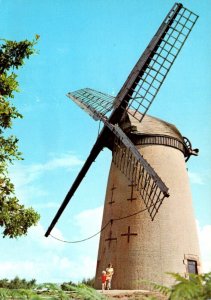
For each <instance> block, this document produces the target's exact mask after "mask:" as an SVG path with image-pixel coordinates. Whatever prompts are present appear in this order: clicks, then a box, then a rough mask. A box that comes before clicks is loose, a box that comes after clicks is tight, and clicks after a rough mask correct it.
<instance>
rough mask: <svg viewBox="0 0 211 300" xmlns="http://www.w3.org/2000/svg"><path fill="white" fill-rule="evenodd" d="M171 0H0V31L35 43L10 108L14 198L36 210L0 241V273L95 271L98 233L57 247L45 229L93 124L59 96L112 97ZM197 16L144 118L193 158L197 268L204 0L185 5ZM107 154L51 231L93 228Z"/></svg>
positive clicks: (209, 230)
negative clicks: (16, 113) (17, 233)
mask: <svg viewBox="0 0 211 300" xmlns="http://www.w3.org/2000/svg"><path fill="white" fill-rule="evenodd" d="M173 4H174V1H172V0H168V1H167V0H163V1H158V0H150V1H145V0H137V1H136V0H121V1H120V0H107V1H102V0H98V1H97V0H77V1H73V0H60V1H56V0H51V1H50V0H42V1H41V0H36V1H35V0H31V1H27V0H15V1H14V0H0V11H1V12H0V27H1V37H2V38H6V39H11V40H23V39H26V38H27V39H33V38H34V37H35V35H36V34H39V35H40V40H39V42H38V45H37V47H36V48H37V49H38V50H39V54H38V55H35V56H33V57H31V58H30V60H29V61H27V62H26V65H25V66H24V68H23V69H21V70H20V71H19V72H18V73H19V82H20V90H21V92H20V93H19V94H17V95H16V97H15V104H16V106H17V107H18V108H19V110H20V112H21V113H22V114H23V115H24V119H23V120H17V121H16V122H15V124H14V129H13V133H14V134H16V135H17V136H18V138H19V140H20V141H19V145H20V150H21V151H22V152H23V155H24V158H25V160H24V161H23V162H17V163H16V164H15V165H14V166H13V168H11V176H12V178H13V180H14V182H15V185H16V191H17V195H18V196H19V198H20V199H21V202H23V203H24V204H26V205H27V206H33V207H34V208H35V209H37V210H38V211H39V213H40V214H41V220H40V222H39V224H38V226H37V227H35V228H32V229H31V230H30V231H29V234H28V236H27V237H23V238H20V239H17V240H9V239H3V238H1V249H2V250H1V257H0V277H1V278H4V277H8V278H13V277H14V276H16V275H18V276H20V277H25V278H28V279H31V278H36V279H37V281H39V282H43V281H45V282H46V281H54V282H62V281H69V280H73V281H78V280H80V279H82V278H84V277H91V276H93V275H94V273H95V264H96V258H97V248H98V239H99V237H96V238H94V239H92V240H90V241H87V242H85V243H79V244H64V243H60V242H57V241H55V240H53V239H52V238H50V237H49V238H48V239H46V238H45V237H44V233H45V231H46V229H47V228H48V226H49V224H50V222H51V220H52V218H53V217H54V215H55V213H56V211H57V209H58V207H59V205H60V203H61V202H62V200H63V198H64V196H65V194H66V192H67V191H68V189H69V187H70V185H71V184H72V182H73V180H74V178H75V177H76V175H77V174H78V172H79V170H80V168H81V166H82V164H83V162H84V161H85V159H86V157H87V156H88V154H89V151H90V150H91V147H92V145H93V143H94V142H95V140H96V138H97V134H98V127H99V124H98V123H97V122H94V121H93V120H92V119H91V118H90V117H89V116H88V115H86V114H85V113H84V112H83V111H82V110H81V109H80V108H78V107H77V106H76V105H75V104H74V103H72V102H71V101H70V100H69V98H67V97H66V94H67V93H68V92H69V91H74V90H76V89H79V88H84V87H90V88H94V89H96V90H99V91H103V92H106V93H108V94H111V95H116V94H117V93H118V91H119V89H120V88H121V86H122V84H123V83H124V81H125V80H126V78H127V76H128V73H129V72H130V70H131V69H132V67H133V66H134V64H135V63H136V61H137V60H138V58H139V56H140V55H141V53H142V52H143V51H144V49H145V47H146V46H147V45H148V43H149V41H150V39H151V38H152V36H153V35H154V34H155V32H156V31H157V29H158V27H159V26H160V24H161V22H162V21H163V19H164V17H165V16H166V14H167V13H168V11H169V10H170V9H171V7H172V6H173ZM183 5H184V6H185V7H187V8H189V9H190V10H192V11H193V12H195V13H196V14H198V15H199V16H200V18H199V20H198V21H197V24H196V25H195V27H194V29H193V31H192V32H191V34H190V36H189V38H188V40H187V42H186V44H185V46H184V47H183V49H182V51H181V53H180V55H179V56H178V58H177V59H176V61H175V64H174V66H173V67H172V69H171V71H170V73H169V75H168V77H167V78H166V80H165V82H164V84H163V86H162V88H161V90H160V91H159V93H158V95H157V97H156V100H155V102H154V103H153V105H152V107H151V108H150V112H149V113H150V114H151V115H154V116H156V117H159V118H162V119H164V120H166V121H168V122H170V123H173V124H175V125H176V126H177V127H178V129H179V130H180V131H181V133H182V134H183V135H184V136H187V137H188V138H189V139H190V140H191V142H192V145H193V147H194V148H195V147H196V148H199V149H200V153H199V156H198V157H192V158H191V159H190V160H189V161H188V163H187V168H188V171H189V176H190V182H191V188H192V194H193V204H194V209H195V215H196V220H197V224H198V231H199V239H200V245H201V252H202V260H203V265H204V270H205V271H211V242H210V235H211V217H210V216H211V205H210V196H211V185H210V179H211V154H210V148H209V146H210V129H211V121H210V120H211V118H210V114H211V104H210V98H211V88H210V81H211V62H210V53H211V39H210V36H211V32H210V31H211V2H210V1H209V0H204V1H203V2H202V1H194V0H186V1H183ZM110 160H111V153H110V152H109V150H106V149H105V150H104V151H103V152H102V153H101V154H100V156H99V157H98V158H97V160H96V162H95V163H94V164H93V165H92V167H91V169H90V171H89V173H88V175H87V176H86V177H85V180H84V181H83V183H82V184H81V186H80V188H79V189H78V190H77V192H76V193H75V195H74V197H73V199H72V200H71V203H70V205H69V206H68V208H67V209H66V210H65V212H64V214H63V215H62V217H61V219H60V220H59V222H58V224H57V226H56V228H55V230H54V235H55V236H57V237H60V238H62V239H64V240H70V241H71V240H78V239H83V238H85V237H87V236H90V235H92V234H94V233H95V232H97V231H98V230H99V229H100V225H101V215H102V206H103V202H104V195H105V189H106V182H107V174H108V170H109V165H110Z"/></svg>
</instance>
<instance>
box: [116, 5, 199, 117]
mask: <svg viewBox="0 0 211 300" xmlns="http://www.w3.org/2000/svg"><path fill="white" fill-rule="evenodd" d="M197 18H198V16H197V15H196V14H194V13H193V12H191V11H190V10H188V9H186V8H184V7H183V6H182V4H178V3H176V4H175V5H174V7H173V8H172V9H171V11H170V12H169V14H168V15H167V17H166V18H165V20H164V21H163V23H162V24H161V26H160V28H159V29H158V31H157V33H156V34H155V36H154V37H153V39H152V41H151V42H150V44H149V45H148V47H147V48H146V50H145V51H144V53H143V54H142V56H141V57H140V59H139V61H138V62H137V64H136V65H135V67H134V68H133V70H132V72H131V73H130V75H129V77H128V79H127V80H126V82H125V84H124V85H123V87H122V89H121V90H120V92H119V94H118V95H117V97H116V100H115V103H114V105H115V106H116V107H118V106H119V105H122V106H123V109H125V110H127V111H128V113H129V114H131V111H133V112H134V113H133V114H132V115H133V116H134V117H135V118H136V119H137V120H139V121H140V122H141V120H142V119H143V117H144V116H145V114H146V113H147V111H148V109H149V107H150V105H151V104H152V102H153V100H154V98H155V96H156V95H157V93H158V91H159V89H160V87H161V85H162V83H163V81H164V79H165V78H166V75H167V74H168V72H169V70H170V68H171V66H172V64H173V63H174V61H175V59H176V57H177V55H178V54H179V52H180V50H181V48H182V46H183V45H184V43H185V41H186V39H187V37H188V35H189V34H190V32H191V30H192V28H193V26H194V24H195V23H196V21H197ZM137 111H139V112H140V113H141V115H140V114H139V115H138V114H136V112H137ZM137 116H140V119H138V118H137Z"/></svg>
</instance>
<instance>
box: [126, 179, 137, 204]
mask: <svg viewBox="0 0 211 300" xmlns="http://www.w3.org/2000/svg"><path fill="white" fill-rule="evenodd" d="M128 186H130V187H131V194H130V198H128V199H127V200H130V201H131V202H132V201H133V200H136V199H137V198H136V197H133V191H134V186H137V184H134V183H133V181H132V183H131V184H129V185H128Z"/></svg>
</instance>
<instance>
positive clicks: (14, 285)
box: [0, 276, 36, 289]
mask: <svg viewBox="0 0 211 300" xmlns="http://www.w3.org/2000/svg"><path fill="white" fill-rule="evenodd" d="M35 286H36V280H35V279H32V280H29V281H27V280H26V279H20V278H19V277H18V276H16V277H15V278H14V279H11V280H8V279H7V278H4V279H0V288H6V289H32V288H34V287H35Z"/></svg>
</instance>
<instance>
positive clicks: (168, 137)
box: [45, 3, 200, 289]
mask: <svg viewBox="0 0 211 300" xmlns="http://www.w3.org/2000/svg"><path fill="white" fill-rule="evenodd" d="M197 18H198V16H197V15H195V14H194V13H192V12H191V11H189V10H188V9H186V8H184V7H183V5H182V4H178V3H176V4H175V5H174V6H173V8H172V9H171V10H170V12H169V13H168V15H167V16H166V18H165V19H164V21H163V23H162V24H161V26H160V28H159V29H158V31H157V33H156V34H155V36H154V37H153V39H152V40H151V42H150V43H149V45H148V47H147V48H146V50H145V51H144V53H143V54H142V55H141V57H140V58H139V60H138V62H137V64H136V65H135V66H134V68H133V70H132V71H131V73H130V75H129V77H128V78H127V80H126V82H125V83H124V85H123V87H122V88H121V90H120V92H119V93H118V94H117V96H116V97H112V96H109V95H107V94H104V93H101V92H97V91H95V90H92V89H82V90H78V91H75V92H71V93H69V94H68V96H69V97H70V98H71V99H72V100H73V101H74V102H76V103H77V104H78V105H79V106H80V107H81V108H82V109H84V110H85V111H86V112H87V113H88V114H90V115H91V116H92V117H93V118H94V119H95V120H101V121H102V122H103V123H104V127H103V129H102V131H101V133H100V134H99V136H98V139H97V141H96V143H95V144H94V146H93V148H92V150H91V152H90V155H89V156H88V158H87V160H86V162H85V164H84V166H83V167H82V169H81V171H80V173H79V174H78V176H77V178H76V179H75V182H74V183H73V185H72V187H71V189H70V190H69V192H68V193H67V196H66V197H65V199H64V201H63V203H62V205H61V207H60V209H59V210H58V212H57V214H56V216H55V217H54V219H53V221H52V223H51V225H50V226H49V228H48V230H47V232H46V234H45V235H46V236H48V235H49V234H50V232H51V230H52V228H53V227H54V225H55V224H56V222H57V221H58V219H59V217H60V216H61V214H62V212H63V210H64V209H65V207H66V205H67V204H68V202H69V201H70V199H71V197H72V196H73V194H74V192H75V190H76V189H77V187H78V186H79V184H80V182H81V181H82V179H83V177H84V176H85V174H86V173H87V171H88V169H89V167H90V166H91V164H92V162H93V161H94V160H95V159H96V157H97V156H98V154H99V153H100V151H101V150H102V149H103V148H104V147H108V148H109V149H110V150H111V151H112V157H113V158H112V163H111V168H110V174H109V179H108V185H107V192H106V199H105V206H104V214H103V221H102V232H101V237H100V245H99V252H98V261H97V270H96V279H97V278H98V277H99V276H100V274H101V271H102V270H103V269H105V267H106V266H107V264H108V263H109V262H112V264H113V265H114V268H115V276H114V277H113V282H112V286H113V288H115V289H139V288H141V287H143V284H142V283H141V281H140V279H145V280H151V281H156V282H158V283H161V284H170V283H171V282H170V279H169V278H168V276H167V275H165V272H168V271H170V272H179V273H181V274H182V275H188V273H197V272H199V271H200V261H199V248H198V241H197V234H196V226H195V220H194V214H193V208H192V200H191V192H190V188H189V182H188V175H187V171H186V165H185V161H187V159H188V158H189V157H190V155H197V153H198V150H197V149H192V147H191V143H190V141H189V140H188V139H187V138H184V137H183V136H182V135H181V133H180V132H179V131H178V130H177V128H176V127H175V126H174V125H172V124H169V123H167V122H165V121H163V120H160V119H157V118H154V117H151V116H149V115H147V114H146V113H147V111H148V109H149V107H150V105H151V104H152V102H153V100H154V98H155V96H156V94H157V92H158V90H159V89H160V86H161V85H162V83H163V81H164V79H165V77H166V75H167V73H168V72H169V70H170V68H171V66H172V64H173V62H174V61H175V59H176V57H177V55H178V53H179V52H180V50H181V48H182V46H183V44H184V42H185V40H186V39H187V37H188V35H189V33H190V31H191V29H192V27H193V26H194V24H195V22H196V20H197ZM112 109H113V111H112V113H111V114H110V116H109V117H108V116H107V113H108V112H109V111H110V110H112ZM164 199H165V201H164ZM158 210H159V213H158ZM96 287H100V282H98V280H96Z"/></svg>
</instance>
